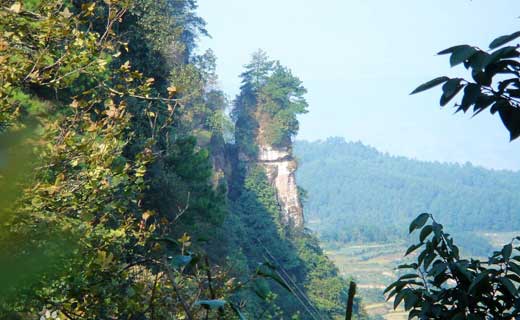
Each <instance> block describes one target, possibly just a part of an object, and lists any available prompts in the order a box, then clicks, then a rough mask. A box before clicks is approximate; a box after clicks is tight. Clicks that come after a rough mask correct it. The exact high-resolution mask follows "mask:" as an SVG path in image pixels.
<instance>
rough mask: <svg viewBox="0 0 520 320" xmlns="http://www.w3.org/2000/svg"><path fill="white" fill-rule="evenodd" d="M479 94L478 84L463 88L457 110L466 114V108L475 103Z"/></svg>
mask: <svg viewBox="0 0 520 320" xmlns="http://www.w3.org/2000/svg"><path fill="white" fill-rule="evenodd" d="M480 93H481V91H480V86H479V85H478V84H475V83H470V84H468V85H467V86H466V88H464V96H463V97H462V102H461V103H460V108H459V109H461V110H463V111H464V112H466V111H467V110H468V108H469V107H470V106H471V105H472V104H474V103H475V102H476V101H477V98H478V97H479V95H480Z"/></svg>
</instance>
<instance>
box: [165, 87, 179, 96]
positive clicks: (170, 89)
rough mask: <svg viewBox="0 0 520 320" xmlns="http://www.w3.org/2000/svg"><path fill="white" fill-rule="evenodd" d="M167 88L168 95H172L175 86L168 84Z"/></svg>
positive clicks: (175, 90)
mask: <svg viewBox="0 0 520 320" xmlns="http://www.w3.org/2000/svg"><path fill="white" fill-rule="evenodd" d="M167 90H168V93H169V94H170V95H173V94H174V93H175V92H177V88H176V87H175V86H170V87H168V89H167Z"/></svg>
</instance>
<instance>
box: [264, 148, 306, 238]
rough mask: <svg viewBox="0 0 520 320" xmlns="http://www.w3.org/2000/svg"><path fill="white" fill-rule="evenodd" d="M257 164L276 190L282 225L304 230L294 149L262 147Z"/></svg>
mask: <svg viewBox="0 0 520 320" xmlns="http://www.w3.org/2000/svg"><path fill="white" fill-rule="evenodd" d="M257 162H258V164H259V165H261V166H262V167H264V168H265V171H266V175H267V178H268V179H269V182H270V183H271V184H272V185H273V186H274V187H275V188H276V193H277V198H278V203H279V204H280V208H281V211H282V212H281V220H282V223H283V224H285V225H286V226H290V227H292V228H303V207H302V204H301V201H300V196H299V192H298V187H297V185H296V178H295V171H296V169H297V166H298V165H297V162H296V160H295V159H294V157H293V155H292V149H291V148H290V147H289V148H273V147H271V146H268V145H262V146H260V147H259V152H258V157H257Z"/></svg>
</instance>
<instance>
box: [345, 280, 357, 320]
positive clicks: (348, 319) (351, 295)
mask: <svg viewBox="0 0 520 320" xmlns="http://www.w3.org/2000/svg"><path fill="white" fill-rule="evenodd" d="M355 295H356V283H355V282H354V281H350V287H349V289H348V300H347V313H346V314H345V320H352V312H353V309H354V296H355Z"/></svg>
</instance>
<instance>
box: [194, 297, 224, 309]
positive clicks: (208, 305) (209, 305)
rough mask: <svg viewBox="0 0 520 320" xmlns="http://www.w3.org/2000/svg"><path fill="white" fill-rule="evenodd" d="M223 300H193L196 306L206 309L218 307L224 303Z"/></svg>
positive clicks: (221, 306)
mask: <svg viewBox="0 0 520 320" xmlns="http://www.w3.org/2000/svg"><path fill="white" fill-rule="evenodd" d="M226 303H227V302H226V301H225V300H218V299H216V300H198V301H196V302H195V305H196V306H203V307H204V308H206V309H220V308H223V307H224V306H225V305H226Z"/></svg>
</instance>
